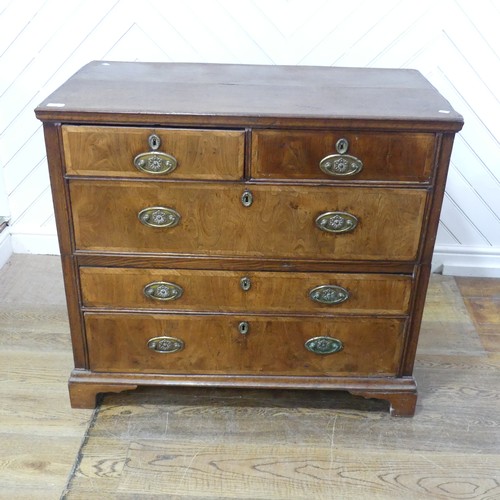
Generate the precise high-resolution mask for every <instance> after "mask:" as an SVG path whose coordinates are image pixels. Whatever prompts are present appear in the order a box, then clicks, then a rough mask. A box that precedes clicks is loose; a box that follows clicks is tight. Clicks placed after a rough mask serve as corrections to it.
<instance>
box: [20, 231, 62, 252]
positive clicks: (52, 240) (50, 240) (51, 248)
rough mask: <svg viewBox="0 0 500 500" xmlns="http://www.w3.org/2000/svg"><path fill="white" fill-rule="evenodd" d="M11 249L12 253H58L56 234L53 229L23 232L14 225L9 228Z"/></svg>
mask: <svg viewBox="0 0 500 500" xmlns="http://www.w3.org/2000/svg"><path fill="white" fill-rule="evenodd" d="M11 238H12V250H13V251H14V253H34V254H42V255H59V254H60V252H59V242H58V240H57V234H55V233H54V232H53V231H47V232H46V233H43V232H37V233H35V232H24V231H18V230H16V229H15V227H14V228H13V229H12V230H11Z"/></svg>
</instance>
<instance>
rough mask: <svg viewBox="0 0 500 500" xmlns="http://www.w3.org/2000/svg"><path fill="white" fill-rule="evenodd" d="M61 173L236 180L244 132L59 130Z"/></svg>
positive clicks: (66, 127)
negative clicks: (61, 141) (63, 166)
mask: <svg viewBox="0 0 500 500" xmlns="http://www.w3.org/2000/svg"><path fill="white" fill-rule="evenodd" d="M62 137H63V145H64V158H65V165H66V172H67V173H68V174H70V175H86V176H98V177H113V176H115V177H130V178H133V177H143V178H152V179H162V178H168V179H200V180H210V179H233V180H236V179H240V178H241V177H242V176H243V160H244V148H245V136H244V132H242V131H238V130H184V129H159V128H158V129H153V128H140V127H91V126H73V125H64V126H63V127H62Z"/></svg>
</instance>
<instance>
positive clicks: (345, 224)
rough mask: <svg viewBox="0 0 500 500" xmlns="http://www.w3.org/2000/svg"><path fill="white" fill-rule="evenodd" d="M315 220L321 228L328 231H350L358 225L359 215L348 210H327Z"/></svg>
mask: <svg viewBox="0 0 500 500" xmlns="http://www.w3.org/2000/svg"><path fill="white" fill-rule="evenodd" d="M315 222H316V226H317V227H318V228H319V229H321V230H322V231H326V232H327V233H349V232H351V231H354V229H356V226H357V225H358V219H357V217H356V216H355V215H352V214H350V213H347V212H325V213H323V214H321V215H319V216H318V217H317V218H316V221H315Z"/></svg>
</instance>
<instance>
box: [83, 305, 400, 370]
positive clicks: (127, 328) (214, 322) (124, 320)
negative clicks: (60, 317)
mask: <svg viewBox="0 0 500 500" xmlns="http://www.w3.org/2000/svg"><path fill="white" fill-rule="evenodd" d="M245 322H246V329H245V333H244V334H243V333H241V332H242V327H241V324H242V323H244V324H245ZM404 325H405V321H404V320H403V319H393V318H385V319H381V318H364V317H356V318H334V319H325V318H312V319H311V318H308V319H307V320H306V319H302V318H285V317H262V316H257V317H254V316H252V317H250V318H249V317H245V316H224V315H211V316H207V315H199V316H195V315H191V316H182V315H168V314H163V315H161V314H156V315H155V314H105V313H86V314H85V326H86V335H87V346H88V352H89V360H90V369H91V370H92V371H95V372H100V371H103V372H129V373H130V372H132V373H165V374H169V373H170V374H174V373H175V374H201V373H205V374H226V375H236V374H239V375H242V374H252V375H258V374H266V375H273V374H275V375H316V376H321V375H324V376H336V375H339V376H342V375H360V376H366V375H384V376H393V375H395V374H396V373H397V371H398V366H399V358H400V355H401V350H402V345H403V337H404Z"/></svg>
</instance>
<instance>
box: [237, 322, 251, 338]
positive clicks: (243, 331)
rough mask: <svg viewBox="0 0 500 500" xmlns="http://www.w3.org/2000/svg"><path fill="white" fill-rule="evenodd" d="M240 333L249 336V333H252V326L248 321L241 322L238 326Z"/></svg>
mask: <svg viewBox="0 0 500 500" xmlns="http://www.w3.org/2000/svg"><path fill="white" fill-rule="evenodd" d="M238 331H239V332H240V333H241V335H248V332H249V331H250V325H249V324H248V321H241V322H240V324H239V325H238Z"/></svg>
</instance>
